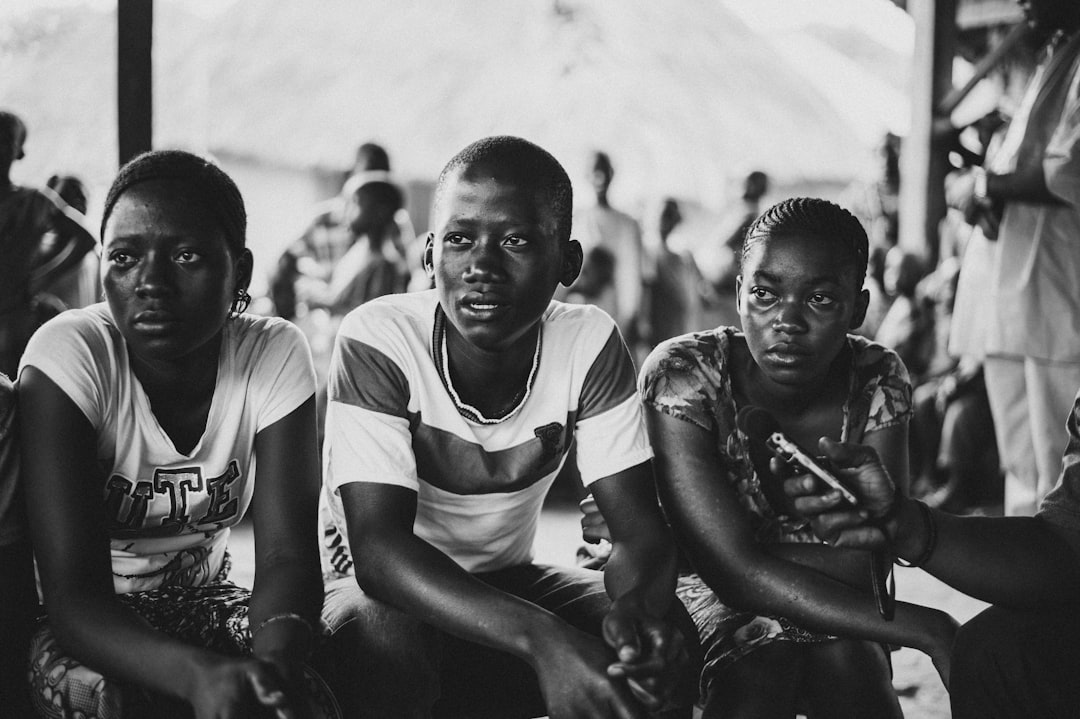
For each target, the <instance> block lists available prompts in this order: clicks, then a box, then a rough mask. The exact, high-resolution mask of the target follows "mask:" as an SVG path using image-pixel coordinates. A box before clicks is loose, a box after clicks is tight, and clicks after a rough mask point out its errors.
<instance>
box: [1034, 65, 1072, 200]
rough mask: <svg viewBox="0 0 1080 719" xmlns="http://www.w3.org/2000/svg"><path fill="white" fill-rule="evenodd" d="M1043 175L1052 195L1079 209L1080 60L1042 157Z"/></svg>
mask: <svg viewBox="0 0 1080 719" xmlns="http://www.w3.org/2000/svg"><path fill="white" fill-rule="evenodd" d="M1043 173H1044V174H1045V176H1046V187H1047V189H1048V190H1050V192H1052V193H1053V194H1054V195H1056V196H1057V197H1060V198H1061V199H1062V200H1064V201H1065V202H1067V203H1069V204H1070V205H1072V206H1073V207H1077V206H1080V57H1078V58H1077V60H1076V61H1075V62H1074V64H1073V75H1072V80H1071V81H1070V84H1069V92H1068V95H1067V96H1066V100H1065V107H1064V109H1063V111H1062V114H1061V119H1060V121H1059V122H1058V125H1057V128H1056V129H1055V130H1054V134H1053V135H1052V136H1051V138H1050V142H1049V144H1047V146H1046V151H1045V154H1044V155H1043Z"/></svg>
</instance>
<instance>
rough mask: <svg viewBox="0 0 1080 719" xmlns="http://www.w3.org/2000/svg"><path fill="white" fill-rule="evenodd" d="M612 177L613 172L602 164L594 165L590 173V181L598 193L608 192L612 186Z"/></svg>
mask: <svg viewBox="0 0 1080 719" xmlns="http://www.w3.org/2000/svg"><path fill="white" fill-rule="evenodd" d="M611 179H612V173H611V172H609V171H608V169H607V168H605V167H602V166H598V167H594V168H593V169H592V172H591V173H590V174H589V182H590V184H592V188H593V191H594V192H597V193H601V192H607V191H608V188H609V187H611Z"/></svg>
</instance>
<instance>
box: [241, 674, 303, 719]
mask: <svg viewBox="0 0 1080 719" xmlns="http://www.w3.org/2000/svg"><path fill="white" fill-rule="evenodd" d="M247 676H248V683H249V684H250V685H251V690H252V693H253V694H254V695H255V699H256V700H258V702H259V704H261V705H263V706H265V707H272V708H273V709H275V710H276V714H277V716H278V717H279V719H294V717H295V715H294V713H293V711H292V709H291V708H290V707H289V699H288V697H287V696H286V694H285V689H284V688H283V684H282V681H281V679H280V678H279V677H278V676H277V673H276V672H274V671H273V670H272V669H271V668H270V667H268V666H267V665H264V664H262V663H259V664H256V665H255V666H254V667H253V668H252V669H251V670H250V671H248V675H247Z"/></svg>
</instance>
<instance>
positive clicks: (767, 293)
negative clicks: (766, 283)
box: [750, 287, 776, 302]
mask: <svg viewBox="0 0 1080 719" xmlns="http://www.w3.org/2000/svg"><path fill="white" fill-rule="evenodd" d="M750 296H751V297H753V298H754V299H755V300H758V301H761V302H768V301H769V300H772V299H774V298H775V297H776V294H775V293H774V292H773V291H772V290H770V289H769V288H768V287H751V288H750Z"/></svg>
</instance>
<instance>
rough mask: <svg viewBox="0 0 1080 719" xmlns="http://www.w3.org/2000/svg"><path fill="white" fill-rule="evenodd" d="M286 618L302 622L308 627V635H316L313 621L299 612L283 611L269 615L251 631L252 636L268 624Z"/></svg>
mask: <svg viewBox="0 0 1080 719" xmlns="http://www.w3.org/2000/svg"><path fill="white" fill-rule="evenodd" d="M286 620H288V621H292V622H300V624H302V625H304V628H305V629H307V631H308V636H314V635H315V630H314V629H312V627H311V622H309V621H308V620H306V619H304V618H303V617H302V616H300V615H299V614H296V613H295V612H282V613H281V614H275V615H274V616H272V617H267V618H266V619H264V620H263V621H262V623H261V624H259V626H258V627H256V628H255V631H253V632H252V633H251V638H252V639H254V638H255V635H256V634H258V633H259V632H261V631H262V630H263V628H265V627H266V625H267V624H273V623H274V622H283V621H286Z"/></svg>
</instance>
